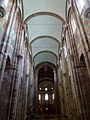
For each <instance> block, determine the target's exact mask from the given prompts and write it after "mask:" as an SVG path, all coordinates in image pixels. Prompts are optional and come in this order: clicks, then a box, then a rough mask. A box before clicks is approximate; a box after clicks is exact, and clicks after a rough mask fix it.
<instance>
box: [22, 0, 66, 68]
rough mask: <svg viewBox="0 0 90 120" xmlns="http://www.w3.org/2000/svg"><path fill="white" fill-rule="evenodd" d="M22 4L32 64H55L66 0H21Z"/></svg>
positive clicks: (57, 56) (57, 57)
mask: <svg viewBox="0 0 90 120" xmlns="http://www.w3.org/2000/svg"><path fill="white" fill-rule="evenodd" d="M23 5H24V21H25V23H26V24H27V27H28V32H29V44H30V48H31V51H32V52H31V53H32V60H33V63H34V66H37V65H38V64H40V63H42V62H50V63H52V64H54V65H57V61H58V59H59V50H60V43H61V33H62V24H63V23H64V22H65V8H66V0H23Z"/></svg>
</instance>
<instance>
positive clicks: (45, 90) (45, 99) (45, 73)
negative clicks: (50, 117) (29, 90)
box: [37, 65, 55, 113]
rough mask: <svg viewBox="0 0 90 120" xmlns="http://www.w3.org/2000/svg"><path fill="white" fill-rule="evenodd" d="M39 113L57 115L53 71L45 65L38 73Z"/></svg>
mask: <svg viewBox="0 0 90 120" xmlns="http://www.w3.org/2000/svg"><path fill="white" fill-rule="evenodd" d="M37 86H38V91H37V93H38V105H37V112H38V113H55V97H54V96H55V84H54V72H53V69H52V68H51V67H50V66H48V65H44V66H43V67H41V68H40V70H39V71H38V83H37Z"/></svg>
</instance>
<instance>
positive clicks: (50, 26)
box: [27, 15, 62, 42]
mask: <svg viewBox="0 0 90 120" xmlns="http://www.w3.org/2000/svg"><path fill="white" fill-rule="evenodd" d="M27 25H28V30H29V41H30V42H31V41H32V40H33V39H35V38H36V37H38V36H43V35H48V36H53V37H55V38H56V39H58V40H61V29H62V21H60V20H59V19H57V18H55V17H53V16H48V15H41V16H37V17H33V18H32V19H30V20H29V21H28V22H27Z"/></svg>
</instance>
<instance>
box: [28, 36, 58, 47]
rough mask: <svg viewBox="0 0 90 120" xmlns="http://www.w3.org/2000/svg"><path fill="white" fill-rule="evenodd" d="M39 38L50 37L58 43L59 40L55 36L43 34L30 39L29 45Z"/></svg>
mask: <svg viewBox="0 0 90 120" xmlns="http://www.w3.org/2000/svg"><path fill="white" fill-rule="evenodd" d="M41 38H51V39H53V40H55V41H57V42H58V43H59V44H60V41H59V40H58V39H57V38H55V37H52V36H48V35H44V36H38V37H36V38H34V39H33V40H31V43H30V45H31V44H32V43H33V42H34V41H36V40H37V39H41Z"/></svg>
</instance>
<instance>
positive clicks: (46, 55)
mask: <svg viewBox="0 0 90 120" xmlns="http://www.w3.org/2000/svg"><path fill="white" fill-rule="evenodd" d="M42 62H49V63H52V64H54V65H57V57H56V55H54V54H53V53H51V52H48V51H44V52H41V53H39V54H37V55H36V56H35V57H34V67H36V66H37V65H38V64H40V63H42Z"/></svg>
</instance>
